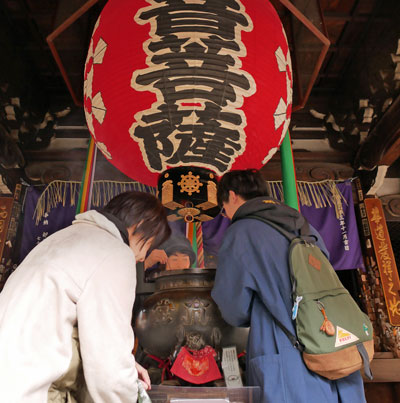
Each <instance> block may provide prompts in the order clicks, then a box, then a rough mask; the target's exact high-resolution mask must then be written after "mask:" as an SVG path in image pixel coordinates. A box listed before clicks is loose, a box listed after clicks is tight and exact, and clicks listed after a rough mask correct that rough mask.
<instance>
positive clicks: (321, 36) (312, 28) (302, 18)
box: [279, 0, 331, 112]
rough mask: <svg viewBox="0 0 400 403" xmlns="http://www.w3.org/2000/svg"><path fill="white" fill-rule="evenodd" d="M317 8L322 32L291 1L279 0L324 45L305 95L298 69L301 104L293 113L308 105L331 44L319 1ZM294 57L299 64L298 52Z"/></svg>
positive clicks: (294, 108)
mask: <svg viewBox="0 0 400 403" xmlns="http://www.w3.org/2000/svg"><path fill="white" fill-rule="evenodd" d="M315 1H316V4H317V7H318V12H319V16H320V18H321V25H322V30H323V32H321V31H320V30H319V29H318V28H317V27H316V26H315V25H314V24H313V23H312V22H311V21H310V20H309V19H308V18H307V17H306V16H305V15H304V14H303V13H302V12H301V11H300V10H299V9H298V8H297V7H296V6H295V5H294V4H293V3H291V2H290V1H289V0H279V2H280V3H281V4H282V5H283V6H284V7H286V8H287V9H288V10H289V11H290V12H291V13H292V14H293V16H295V17H296V18H297V19H298V20H299V21H300V22H301V23H302V24H303V25H304V26H305V27H306V28H307V29H308V30H309V31H310V32H311V33H312V34H313V35H314V36H315V37H316V38H317V39H319V40H320V41H321V43H322V48H321V52H320V54H319V56H318V59H317V62H316V64H315V66H314V70H313V72H312V74H311V78H310V81H309V82H308V84H307V88H306V91H305V93H304V95H303V93H302V92H303V91H302V87H301V79H300V73H299V71H298V70H297V69H296V72H295V74H296V77H297V82H298V92H299V103H298V104H297V105H293V107H292V111H293V112H295V111H297V110H299V109H302V108H304V106H305V104H306V103H307V100H308V98H309V96H310V93H311V90H312V88H313V86H314V83H315V80H316V79H317V77H318V73H319V71H320V70H321V67H322V63H323V62H324V59H325V56H326V54H327V53H328V49H329V46H330V44H331V42H330V40H329V39H328V33H327V30H326V27H325V21H324V16H323V14H322V10H321V5H320V2H319V0H315ZM293 55H294V58H295V63H296V64H297V61H296V50H295V49H294V51H293Z"/></svg>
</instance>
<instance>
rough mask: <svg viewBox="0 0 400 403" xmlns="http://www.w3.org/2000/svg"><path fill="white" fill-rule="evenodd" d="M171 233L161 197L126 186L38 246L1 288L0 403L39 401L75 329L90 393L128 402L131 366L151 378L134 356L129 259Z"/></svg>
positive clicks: (134, 376) (59, 370)
mask: <svg viewBox="0 0 400 403" xmlns="http://www.w3.org/2000/svg"><path fill="white" fill-rule="evenodd" d="M169 235H170V229H169V226H168V223H167V218H166V213H165V211H164V208H163V206H162V204H161V203H160V201H159V200H158V199H157V198H155V197H154V196H152V195H150V194H147V193H141V192H127V193H122V194H120V195H118V196H117V197H115V198H114V199H112V200H111V201H110V202H109V203H108V204H107V206H106V207H105V208H104V209H103V210H101V211H100V212H98V211H94V210H91V211H87V212H85V213H82V214H79V215H77V216H76V219H75V221H74V222H73V223H72V225H71V226H69V227H67V228H65V229H63V230H60V231H58V232H56V233H55V234H53V235H51V236H50V237H48V238H47V239H45V240H44V241H42V242H41V243H40V244H39V245H37V246H36V247H35V248H34V249H33V250H32V251H31V252H30V254H29V255H28V256H27V257H26V258H25V259H24V261H23V262H22V263H21V265H20V266H19V267H18V268H17V269H16V270H15V272H14V273H13V274H12V275H11V276H10V277H9V279H8V280H7V282H6V284H5V287H4V289H3V291H2V292H1V293H0V402H2V403H45V402H47V399H48V391H49V388H50V386H51V384H52V383H53V382H55V381H57V380H58V379H60V378H62V377H63V375H64V374H65V373H66V372H67V370H68V368H69V366H70V363H71V359H72V354H73V338H72V333H73V330H74V328H76V327H77V328H78V333H79V344H80V354H81V357H82V364H83V372H84V378H85V382H86V385H87V389H88V392H89V394H90V397H91V399H92V400H93V401H94V402H95V403H100V402H103V403H131V402H136V400H137V391H138V387H137V381H138V370H137V368H139V378H142V379H143V380H144V381H145V383H146V384H147V386H150V385H149V378H148V376H147V373H146V371H145V370H144V369H143V368H141V367H140V366H136V364H135V359H134V356H133V355H132V349H133V346H134V334H133V330H132V327H131V317H132V307H133V303H134V300H135V287H136V262H138V261H143V260H144V258H145V256H146V254H147V252H148V250H149V249H153V248H155V247H157V246H158V245H160V244H161V243H162V242H163V241H165V240H166V239H167V238H168V237H169Z"/></svg>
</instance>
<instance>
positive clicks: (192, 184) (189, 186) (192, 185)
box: [178, 171, 203, 196]
mask: <svg viewBox="0 0 400 403" xmlns="http://www.w3.org/2000/svg"><path fill="white" fill-rule="evenodd" d="M199 178H200V175H193V174H192V172H191V171H189V173H188V174H187V175H181V181H180V182H178V185H179V186H180V187H181V193H183V192H186V193H187V194H188V195H189V196H191V195H192V193H195V192H196V193H200V190H199V188H200V186H203V184H202V183H200V180H199Z"/></svg>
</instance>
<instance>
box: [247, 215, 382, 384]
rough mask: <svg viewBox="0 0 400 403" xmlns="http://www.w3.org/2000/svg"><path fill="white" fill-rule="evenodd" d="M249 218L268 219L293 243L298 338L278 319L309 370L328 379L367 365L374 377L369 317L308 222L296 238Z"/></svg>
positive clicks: (291, 264) (294, 315) (368, 373)
mask: <svg viewBox="0 0 400 403" xmlns="http://www.w3.org/2000/svg"><path fill="white" fill-rule="evenodd" d="M245 218H254V219H257V220H261V221H263V222H265V223H267V224H268V225H270V226H271V227H273V228H275V229H276V230H277V231H279V232H280V233H281V234H282V235H284V236H285V237H286V238H288V239H289V241H290V247H289V267H290V277H291V282H292V298H293V310H292V320H295V321H296V323H295V325H296V326H295V327H296V333H297V337H296V336H295V335H293V334H292V333H291V332H290V331H289V330H288V329H287V328H286V327H285V326H284V325H283V324H282V323H281V322H280V321H279V320H278V319H277V318H274V320H275V321H276V323H277V324H278V325H279V327H280V328H281V329H282V330H283V332H284V333H285V334H286V335H287V337H288V338H289V339H290V341H291V342H292V344H293V345H294V346H295V347H296V348H298V349H299V350H300V351H301V352H302V355H303V360H304V362H305V364H306V366H307V367H308V369H310V370H311V371H314V372H316V373H317V374H319V375H321V376H323V377H325V378H328V379H339V378H342V377H344V376H347V375H350V374H351V373H353V372H355V371H358V370H360V369H361V368H362V367H363V365H364V373H365V376H367V377H368V378H369V379H372V373H371V370H370V366H369V364H370V362H371V360H372V358H373V355H374V341H373V333H372V324H371V321H370V320H369V318H368V316H367V315H366V314H365V313H363V312H362V311H361V309H360V308H359V307H358V305H357V304H356V302H355V301H354V299H353V298H352V297H351V295H350V294H349V292H348V291H347V290H346V288H345V287H344V286H343V285H342V283H341V282H340V280H339V278H338V276H337V274H336V272H335V270H334V269H333V267H332V265H331V264H330V262H329V260H328V259H327V258H326V256H325V255H324V254H323V252H322V251H321V249H320V248H319V247H318V246H316V245H315V241H316V239H315V237H314V236H313V235H309V234H310V232H309V227H308V223H306V224H305V226H303V228H302V229H301V235H298V236H297V235H294V234H291V233H289V232H288V231H286V230H284V229H283V228H281V227H280V226H279V225H277V224H275V223H272V222H270V221H268V220H267V219H265V218H261V217H259V216H256V215H248V216H246V217H245ZM306 234H307V235H306Z"/></svg>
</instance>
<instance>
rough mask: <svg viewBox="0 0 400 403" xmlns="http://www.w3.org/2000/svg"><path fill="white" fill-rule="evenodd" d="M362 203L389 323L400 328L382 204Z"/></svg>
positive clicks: (398, 289)
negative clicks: (365, 211)
mask: <svg viewBox="0 0 400 403" xmlns="http://www.w3.org/2000/svg"><path fill="white" fill-rule="evenodd" d="M364 202H365V208H366V210H367V216H368V221H369V225H370V228H371V236H372V241H373V244H374V250H375V255H376V259H377V264H378V268H379V273H380V277H381V282H382V287H383V293H384V296H385V302H386V307H387V310H388V316H389V322H390V324H391V325H393V326H400V281H399V274H398V271H397V266H396V261H395V258H394V254H393V249H392V244H391V242H390V237H389V232H388V229H387V225H386V221H385V215H384V212H383V208H382V203H381V201H380V200H379V199H365V200H364Z"/></svg>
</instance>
